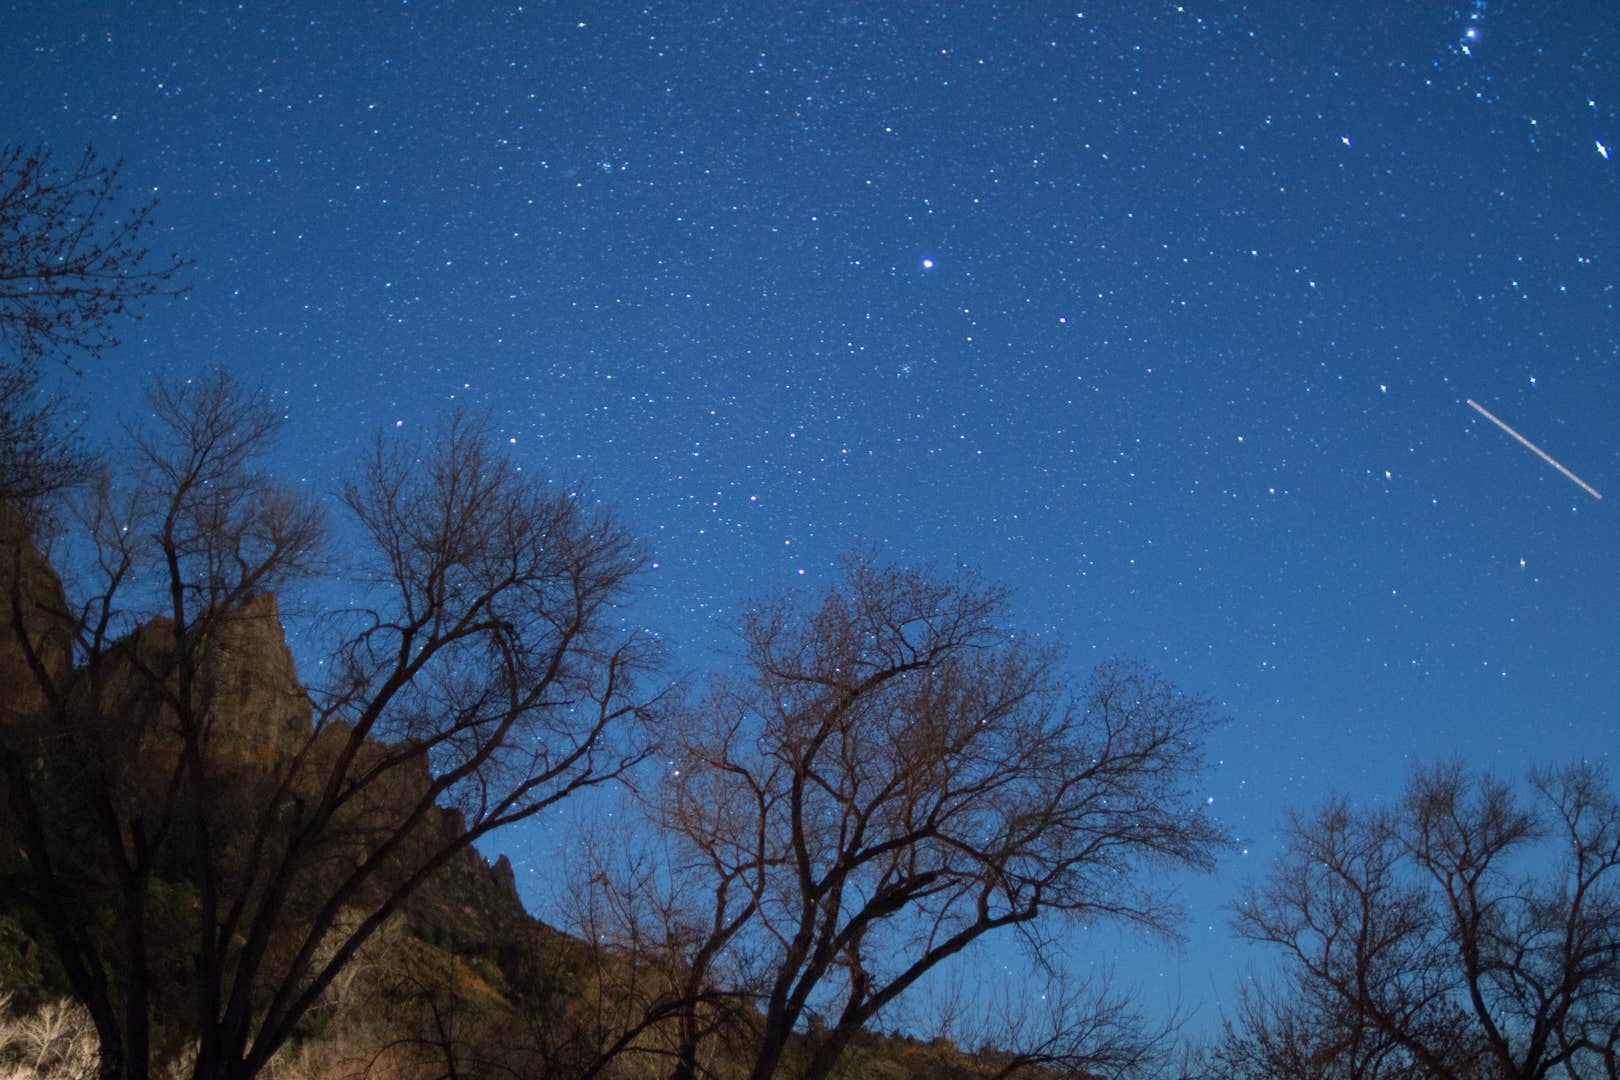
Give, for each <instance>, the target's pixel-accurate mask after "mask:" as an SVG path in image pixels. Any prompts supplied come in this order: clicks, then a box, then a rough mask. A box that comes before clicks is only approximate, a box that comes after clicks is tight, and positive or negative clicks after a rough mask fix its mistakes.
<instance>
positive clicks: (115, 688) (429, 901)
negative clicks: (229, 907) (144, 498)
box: [0, 505, 531, 943]
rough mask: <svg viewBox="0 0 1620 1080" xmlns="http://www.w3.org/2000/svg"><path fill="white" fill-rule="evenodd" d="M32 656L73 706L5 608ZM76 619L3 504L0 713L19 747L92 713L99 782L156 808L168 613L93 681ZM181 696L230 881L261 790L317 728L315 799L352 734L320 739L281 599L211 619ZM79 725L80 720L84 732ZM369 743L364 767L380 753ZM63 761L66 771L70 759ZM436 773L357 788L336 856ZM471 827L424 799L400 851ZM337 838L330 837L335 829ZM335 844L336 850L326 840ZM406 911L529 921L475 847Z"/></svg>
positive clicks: (491, 933)
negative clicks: (101, 760)
mask: <svg viewBox="0 0 1620 1080" xmlns="http://www.w3.org/2000/svg"><path fill="white" fill-rule="evenodd" d="M14 604H15V605H16V606H17V609H18V610H20V611H21V612H22V618H21V621H22V623H23V625H24V627H25V629H26V632H27V635H28V638H29V640H30V641H31V642H32V644H33V652H34V654H35V656H36V657H37V658H38V660H39V662H40V664H41V666H43V667H44V668H45V670H46V672H47V673H48V676H49V681H50V683H51V684H52V685H53V686H54V687H55V688H56V689H57V690H58V691H59V692H60V693H61V694H63V695H64V700H65V701H66V702H67V703H68V710H67V712H66V714H65V715H64V716H59V717H54V718H53V717H52V716H51V714H50V710H49V708H48V707H47V705H46V695H45V693H44V691H43V690H42V689H41V687H40V680H39V679H38V677H37V676H36V673H35V672H34V670H33V669H32V668H31V666H30V664H29V661H28V658H27V654H26V651H25V650H24V649H22V648H21V646H20V643H19V640H18V637H17V633H16V629H15V624H14V619H13V605H14ZM72 625H73V623H72V619H71V618H70V616H69V614H68V611H67V607H66V598H65V595H64V590H63V587H62V583H61V580H60V578H59V577H58V576H57V574H56V573H55V571H54V570H53V568H52V567H51V564H50V562H49V561H48V560H47V559H46V558H45V557H44V555H42V554H41V553H40V551H39V550H38V549H37V548H36V547H35V546H34V544H33V542H32V540H31V538H30V537H29V534H28V530H27V527H26V526H25V525H24V523H23V521H22V519H21V518H20V517H19V516H18V515H17V514H16V513H15V512H14V511H12V510H11V509H10V508H9V507H7V506H4V505H0V725H5V726H10V727H12V729H13V735H14V736H19V735H20V736H21V738H20V739H18V741H17V742H16V743H15V745H17V746H19V747H21V746H25V745H26V746H30V747H32V748H33V750H31V751H30V752H31V753H32V752H35V751H37V752H39V753H47V754H48V753H49V752H50V750H49V748H50V747H51V746H53V745H55V744H56V743H57V742H59V741H60V740H57V739H53V738H51V729H52V727H53V726H54V725H57V724H61V723H64V722H65V723H68V724H73V725H76V726H79V725H89V726H91V727H93V728H94V729H95V733H96V738H97V739H98V740H99V741H100V745H102V746H103V747H105V748H106V749H107V751H108V754H107V757H108V761H107V763H106V764H107V767H106V768H103V769H101V770H98V773H97V775H98V777H99V779H98V782H100V783H102V784H105V785H108V786H109V787H110V789H111V794H112V795H113V798H114V801H115V802H116V803H118V804H120V805H122V806H123V807H125V808H126V810H127V811H129V812H130V813H131V814H133V815H140V814H143V813H152V814H155V813H157V812H158V806H157V803H158V801H160V800H161V799H162V798H163V796H164V784H163V780H164V778H167V777H172V776H174V775H175V768H176V764H177V761H178V754H179V753H180V749H181V745H182V742H181V739H180V737H179V729H178V723H177V717H176V713H175V710H174V708H173V706H172V703H171V702H170V701H167V700H165V699H166V698H167V697H168V696H169V695H170V694H172V692H173V690H174V688H175V684H176V676H175V674H174V670H173V669H174V662H173V657H174V653H175V648H174V646H175V642H174V632H173V628H172V624H171V623H170V622H169V621H168V620H166V619H161V618H160V619H152V620H150V621H149V622H147V623H145V624H143V625H142V626H141V627H140V628H139V629H138V630H136V631H135V632H134V633H133V634H131V635H130V636H129V637H128V638H125V639H123V640H122V641H120V642H118V643H117V645H116V646H114V647H111V648H108V649H105V650H103V653H102V657H101V661H100V667H99V669H98V671H97V672H96V676H95V677H94V678H90V677H88V676H87V673H86V672H85V671H84V670H75V669H74V667H73V660H74V658H73V650H72V647H71V644H72ZM191 700H192V702H193V704H194V708H195V711H196V714H197V716H198V717H199V719H200V724H201V730H202V732H203V735H202V739H201V750H202V758H203V770H202V773H203V776H204V777H205V780H204V782H203V784H204V793H203V797H204V799H205V800H206V801H207V804H208V805H209V807H210V814H209V816H210V818H211V820H212V821H213V822H214V823H215V825H216V826H218V827H219V831H218V835H217V836H216V840H217V841H218V842H219V843H220V844H221V845H222V848H221V851H220V852H219V855H220V858H221V860H222V869H224V870H225V872H226V879H227V881H228V880H229V878H230V877H231V876H233V875H232V871H233V870H244V869H245V866H234V865H233V864H234V863H236V862H237V861H238V860H237V859H236V858H235V856H236V855H238V854H242V853H239V852H237V851H235V849H236V848H237V847H238V846H239V845H240V842H241V838H239V837H237V836H235V835H234V834H235V833H236V832H237V831H238V830H237V827H238V826H244V827H245V826H246V825H247V824H248V823H249V822H250V821H253V820H254V819H255V817H256V811H257V810H258V808H259V807H261V806H262V805H264V803H263V800H264V799H266V798H274V797H275V796H274V795H273V791H274V789H275V788H276V787H277V786H278V784H279V783H280V782H281V781H282V780H284V779H286V778H287V773H288V771H289V770H290V769H291V768H292V767H293V763H294V760H295V759H296V758H297V755H298V754H299V752H300V751H301V750H304V749H305V747H306V745H307V744H309V743H310V742H311V740H312V737H313V742H314V745H313V746H312V747H310V752H309V753H307V754H306V755H305V756H304V758H303V760H302V762H301V763H300V765H299V767H298V772H297V774H296V775H295V776H293V777H292V778H291V785H290V788H291V795H292V797H293V799H294V800H295V801H296V800H298V799H303V800H305V801H308V800H310V799H312V798H314V797H315V796H316V794H317V792H318V791H319V790H320V788H321V787H322V786H323V784H324V783H325V780H326V777H327V775H328V771H329V768H328V766H329V763H330V762H331V761H332V760H333V757H334V756H335V754H336V753H337V752H338V751H339V749H340V748H341V747H342V746H343V744H344V743H345V742H346V741H347V739H348V737H349V733H350V729H349V727H348V726H347V725H346V724H343V723H332V724H329V725H327V726H326V727H325V728H324V729H323V730H322V731H321V732H320V733H319V735H318V736H317V735H316V733H315V730H314V726H313V710H312V707H311V703H310V699H309V696H308V694H307V693H306V692H305V690H304V688H303V686H302V684H301V683H300V682H299V679H298V673H297V670H296V667H295V665H294V661H293V656H292V652H291V650H290V649H289V648H288V646H287V641H286V636H285V633H284V631H283V628H282V625H281V618H280V611H279V608H278V606H277V603H276V598H275V597H274V596H273V595H271V594H261V595H259V596H256V597H254V598H253V599H251V600H249V601H248V602H247V603H246V604H243V605H242V606H240V607H239V608H237V609H235V610H234V611H231V612H229V613H227V614H225V615H224V617H221V618H218V619H215V620H213V621H212V624H211V626H210V628H209V631H208V638H207V642H206V644H205V645H204V647H203V649H202V651H201V662H200V663H199V664H198V666H197V673H196V684H195V686H194V692H193V694H192V695H191ZM86 730H88V729H86ZM387 749H388V748H387V747H385V746H383V745H382V744H380V743H374V742H369V741H368V742H367V743H366V744H365V745H364V746H363V748H362V749H361V752H360V761H359V765H360V768H361V770H363V769H364V768H365V765H366V763H367V760H368V759H374V758H376V757H379V756H381V755H382V754H384V753H385V752H386V751H387ZM69 771H70V772H71V771H74V770H73V768H72V766H71V765H69ZM430 784H431V776H430V774H429V771H428V763H427V762H426V760H425V759H424V760H422V761H420V762H419V763H410V764H408V765H407V767H405V768H401V769H398V770H395V771H394V772H393V773H392V775H390V776H388V777H387V778H386V780H385V782H383V783H381V784H378V785H376V787H375V788H374V789H373V791H372V792H371V793H370V794H369V795H368V797H366V798H363V799H357V800H354V801H353V802H352V803H351V806H350V812H349V813H346V814H345V815H344V820H343V821H342V822H341V825H342V827H341V828H340V829H339V830H335V832H336V833H337V834H338V836H340V837H341V840H340V841H338V842H337V846H338V847H341V848H343V849H344V851H343V856H342V857H341V858H340V860H339V861H340V862H343V861H347V862H348V864H349V865H351V866H352V865H353V860H358V859H360V858H363V857H364V855H365V852H366V850H367V848H368V847H369V844H370V843H371V842H372V840H373V839H374V838H376V837H378V836H379V835H380V834H381V833H382V832H386V831H387V830H388V828H389V823H390V822H397V821H398V820H400V815H401V813H402V812H403V811H404V809H405V808H407V807H409V806H410V805H412V804H413V803H415V802H416V801H417V800H418V799H420V797H421V796H422V794H423V793H424V792H425V791H426V790H427V789H428V787H429V785H430ZM464 831H465V823H464V821H463V818H462V815H461V813H460V812H458V811H456V810H454V809H451V808H443V809H434V810H431V811H429V813H428V814H427V816H426V817H425V818H424V819H423V820H422V822H421V823H420V824H419V825H418V827H417V828H416V829H415V830H413V832H412V837H413V839H412V841H411V842H410V844H409V846H410V847H413V848H414V847H417V846H419V845H428V846H432V845H436V844H438V843H442V842H443V841H444V840H449V839H454V838H456V837H459V836H460V835H462V834H463V833H464ZM334 839H336V838H334ZM329 854H333V855H336V854H338V852H337V851H336V850H335V849H334V850H333V851H330V852H329ZM407 918H408V919H410V920H411V921H412V922H415V923H418V924H419V925H422V926H423V928H424V929H428V928H440V929H445V930H451V929H453V930H455V931H456V933H457V936H458V937H460V938H461V939H462V940H473V941H484V942H491V943H493V942H496V941H499V940H502V939H504V938H506V937H507V936H508V935H510V934H512V933H520V932H522V928H523V927H524V926H526V925H527V924H529V923H530V921H531V920H530V919H529V918H528V916H527V914H526V912H525V911H524V909H523V905H522V903H521V902H520V900H519V898H518V893H517V888H516V882H515V880H514V875H513V872H512V868H511V865H510V863H509V862H508V861H507V860H506V859H505V858H504V857H502V858H501V859H499V860H498V861H497V863H496V864H495V865H494V866H491V865H490V864H489V863H487V862H486V861H485V860H484V859H483V858H482V856H480V855H479V853H478V852H477V851H476V850H474V849H473V848H471V847H468V848H466V849H464V850H463V851H462V852H460V853H459V854H458V856H457V857H456V858H455V859H453V860H452V861H451V862H450V863H449V864H448V865H446V866H445V867H444V868H443V869H442V870H441V871H440V872H439V873H438V874H436V875H435V876H434V878H433V879H430V880H429V881H428V882H427V883H426V884H425V885H424V886H423V888H422V889H421V890H419V892H418V894H417V895H416V896H415V897H414V898H413V900H412V901H411V902H409V903H408V904H407Z"/></svg>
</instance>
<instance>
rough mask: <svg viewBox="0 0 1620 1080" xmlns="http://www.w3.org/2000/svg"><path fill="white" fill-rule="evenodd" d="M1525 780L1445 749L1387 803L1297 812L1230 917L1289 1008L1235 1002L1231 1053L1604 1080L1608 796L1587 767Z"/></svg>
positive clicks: (1615, 948)
mask: <svg viewBox="0 0 1620 1080" xmlns="http://www.w3.org/2000/svg"><path fill="white" fill-rule="evenodd" d="M1530 788H1531V791H1532V792H1533V794H1534V796H1535V800H1534V805H1531V806H1527V805H1526V803H1525V800H1524V798H1523V796H1522V795H1521V794H1520V793H1518V792H1516V791H1515V790H1514V789H1513V788H1512V787H1511V786H1509V785H1508V784H1505V783H1503V782H1501V781H1499V780H1496V779H1494V778H1492V777H1490V776H1488V775H1484V774H1472V773H1469V772H1467V771H1466V770H1464V769H1463V768H1462V767H1461V766H1458V765H1446V766H1441V767H1436V768H1429V769H1421V770H1419V771H1418V772H1417V773H1416V774H1415V775H1414V777H1413V778H1412V781H1411V783H1410V784H1409V786H1408V788H1407V791H1406V795H1405V797H1404V799H1403V801H1402V802H1401V803H1400V805H1399V806H1398V807H1397V808H1395V809H1391V810H1385V811H1363V812H1357V811H1356V810H1354V809H1352V808H1351V807H1350V806H1349V805H1348V804H1347V803H1346V802H1344V801H1343V800H1338V799H1336V800H1332V801H1330V802H1329V804H1328V805H1327V806H1326V808H1324V809H1323V810H1322V811H1320V812H1319V813H1318V814H1316V815H1315V816H1314V817H1310V818H1299V817H1296V818H1294V819H1293V820H1292V823H1291V825H1290V828H1289V830H1288V833H1287V840H1286V845H1285V848H1284V851H1283V854H1282V855H1281V857H1280V858H1279V861H1278V863H1277V865H1276V867H1275V868H1274V869H1273V870H1272V873H1271V875H1270V878H1269V880H1268V881H1267V883H1266V884H1265V886H1264V887H1263V888H1260V889H1254V890H1251V891H1250V892H1249V893H1248V894H1246V895H1245V896H1244V897H1243V899H1242V900H1241V902H1240V903H1239V905H1238V907H1237V909H1236V916H1235V926H1236V928H1237V931H1238V933H1239V934H1240V935H1242V936H1243V937H1246V938H1249V939H1250V940H1254V941H1260V942H1265V943H1268V944H1272V945H1275V946H1278V947H1280V948H1281V949H1282V951H1283V955H1284V957H1285V962H1286V969H1285V978H1286V983H1285V989H1284V990H1283V991H1282V994H1283V997H1284V998H1285V999H1286V1000H1287V1004H1286V1005H1283V1004H1278V1003H1276V1002H1271V1003H1262V1004H1260V1005H1259V1006H1256V1007H1254V1008H1250V1009H1247V1010H1245V1011H1244V1012H1243V1013H1240V1014H1239V1017H1238V1021H1237V1023H1236V1024H1235V1025H1234V1026H1233V1028H1232V1030H1231V1031H1229V1032H1228V1038H1227V1044H1228V1046H1229V1047H1230V1048H1231V1050H1232V1052H1233V1053H1238V1052H1241V1051H1245V1049H1246V1052H1250V1053H1255V1054H1259V1053H1265V1054H1268V1055H1273V1056H1283V1057H1288V1056H1290V1055H1291V1056H1295V1057H1300V1056H1303V1057H1304V1058H1305V1060H1307V1061H1309V1062H1311V1063H1312V1068H1311V1072H1310V1075H1318V1076H1354V1077H1382V1076H1405V1075H1423V1076H1435V1077H1459V1078H1462V1077H1486V1076H1489V1077H1515V1078H1518V1077H1547V1076H1557V1075H1563V1076H1569V1077H1576V1076H1582V1077H1585V1076H1596V1075H1604V1076H1608V1077H1611V1078H1613V1077H1616V1076H1620V1056H1617V1050H1620V1024H1617V1023H1616V1021H1615V1019H1614V1018H1615V1016H1616V1015H1620V1013H1617V1011H1616V1005H1617V1003H1620V996H1617V995H1620V803H1617V802H1616V800H1615V797H1614V794H1613V792H1612V791H1611V790H1610V788H1609V786H1608V783H1607V778H1606V776H1605V774H1604V773H1603V771H1602V770H1601V769H1600V768H1599V767H1597V766H1594V765H1591V764H1581V765H1575V766H1570V767H1568V768H1564V769H1558V770H1540V771H1536V772H1534V773H1532V774H1531V778H1530ZM1307 1048H1308V1049H1307ZM1265 1075H1271V1074H1265ZM1276 1075H1290V1074H1287V1073H1282V1072H1279V1073H1277V1074H1276Z"/></svg>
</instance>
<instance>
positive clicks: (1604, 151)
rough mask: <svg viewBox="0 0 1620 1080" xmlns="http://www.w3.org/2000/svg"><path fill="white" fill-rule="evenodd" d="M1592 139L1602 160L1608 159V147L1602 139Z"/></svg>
mask: <svg viewBox="0 0 1620 1080" xmlns="http://www.w3.org/2000/svg"><path fill="white" fill-rule="evenodd" d="M1592 141H1593V142H1594V143H1597V152H1598V153H1600V154H1602V155H1603V160H1604V161H1608V160H1609V148H1608V147H1607V146H1604V145H1603V140H1602V139H1593V140H1592Z"/></svg>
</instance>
